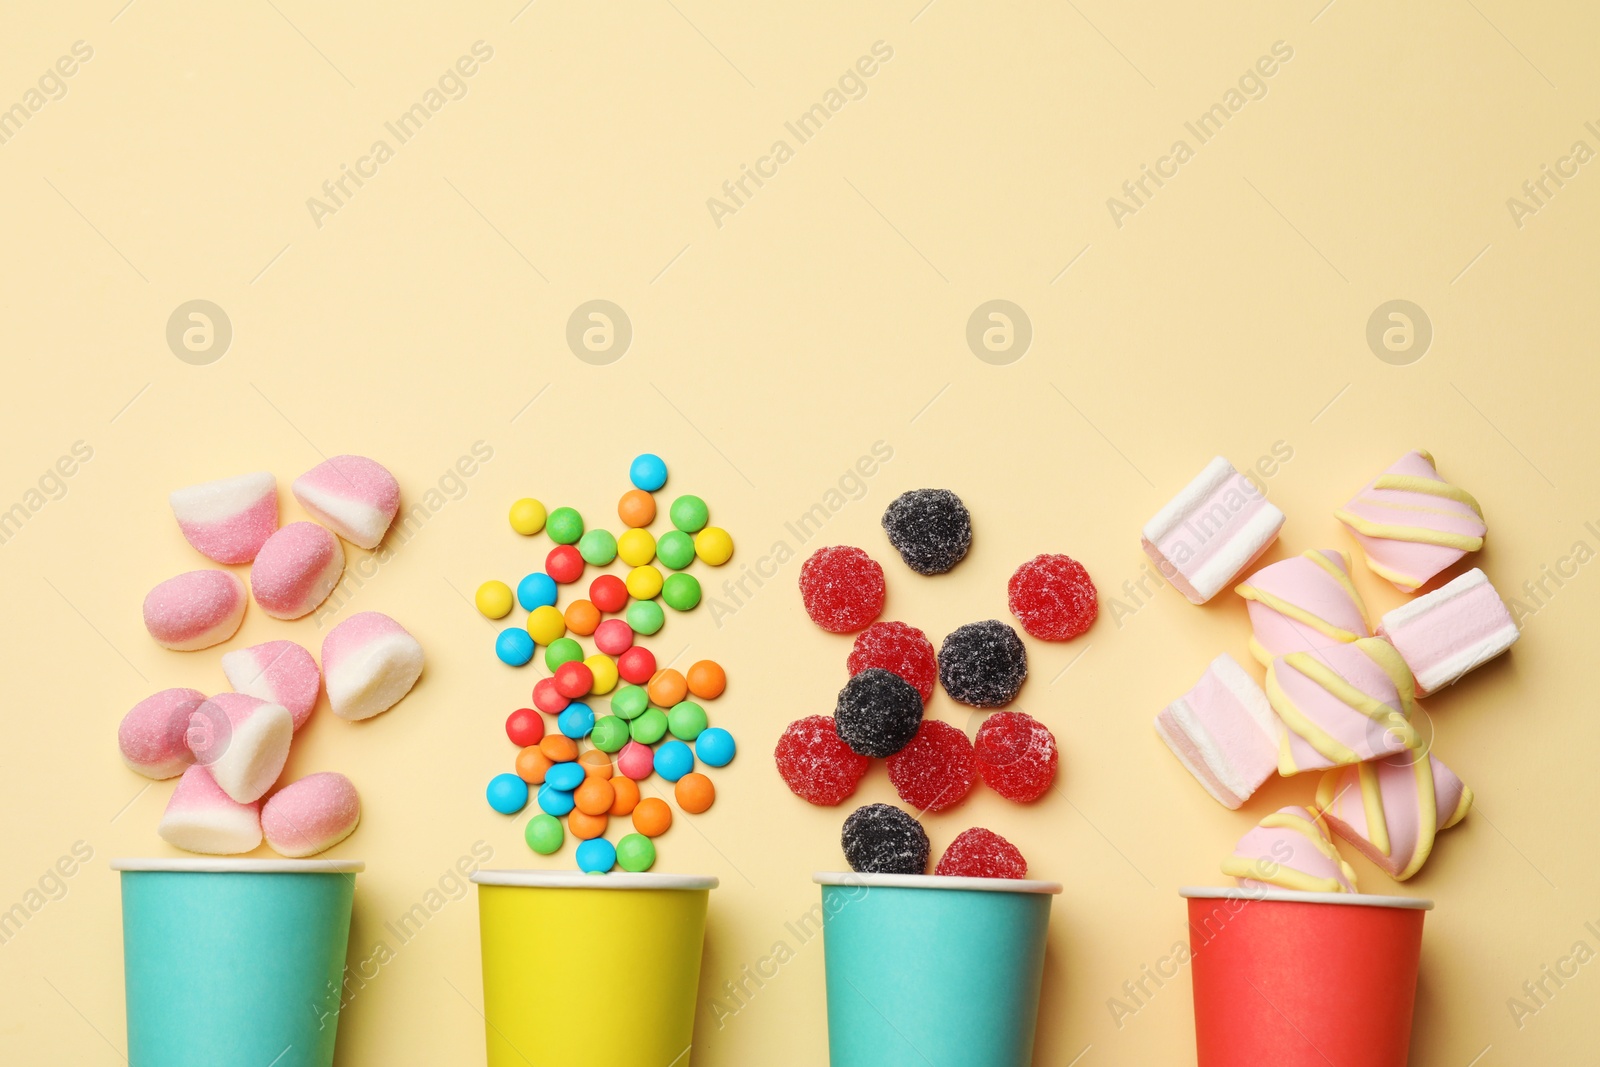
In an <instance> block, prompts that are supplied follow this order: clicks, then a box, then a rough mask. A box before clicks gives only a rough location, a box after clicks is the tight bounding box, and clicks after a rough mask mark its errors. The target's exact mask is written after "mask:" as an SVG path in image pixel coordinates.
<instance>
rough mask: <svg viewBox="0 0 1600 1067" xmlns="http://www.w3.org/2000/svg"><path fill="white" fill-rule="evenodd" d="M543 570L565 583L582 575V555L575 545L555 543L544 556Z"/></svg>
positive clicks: (573, 580)
mask: <svg viewBox="0 0 1600 1067" xmlns="http://www.w3.org/2000/svg"><path fill="white" fill-rule="evenodd" d="M544 572H545V573H546V574H548V575H549V576H550V577H551V578H553V579H555V580H556V581H558V582H560V583H561V584H562V585H566V584H567V583H569V582H575V581H577V580H578V579H579V578H582V577H583V556H581V555H579V553H578V546H577V545H557V546H556V547H554V548H552V549H551V550H550V554H549V555H548V556H546V557H545V558H544Z"/></svg>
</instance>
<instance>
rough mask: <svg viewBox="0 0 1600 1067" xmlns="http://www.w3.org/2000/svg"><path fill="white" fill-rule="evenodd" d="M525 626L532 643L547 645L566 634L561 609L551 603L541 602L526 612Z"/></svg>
mask: <svg viewBox="0 0 1600 1067" xmlns="http://www.w3.org/2000/svg"><path fill="white" fill-rule="evenodd" d="M527 628H528V636H529V637H532V638H533V640H534V643H536V644H540V645H549V644H550V643H551V642H552V641H554V640H556V639H557V638H559V637H562V636H564V635H565V634H566V632H567V623H566V620H565V619H564V618H562V616H561V609H559V608H557V607H556V606H554V605H553V604H541V605H539V606H538V607H536V608H534V609H533V610H532V611H530V612H528V622H527Z"/></svg>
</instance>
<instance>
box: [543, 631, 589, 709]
mask: <svg viewBox="0 0 1600 1067" xmlns="http://www.w3.org/2000/svg"><path fill="white" fill-rule="evenodd" d="M581 659H583V646H582V645H580V644H578V642H576V641H574V640H573V639H572V638H570V637H563V638H561V639H559V640H556V641H551V642H550V643H549V644H548V645H546V646H545V650H544V665H545V667H546V668H548V669H549V670H551V671H558V670H560V669H561V665H562V664H563V663H571V662H572V661H573V660H581ZM578 695H579V696H582V695H583V694H582V693H579V694H578Z"/></svg>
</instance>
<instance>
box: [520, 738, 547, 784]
mask: <svg viewBox="0 0 1600 1067" xmlns="http://www.w3.org/2000/svg"><path fill="white" fill-rule="evenodd" d="M550 766H551V760H550V757H549V756H546V755H545V754H544V752H543V751H541V750H540V748H539V746H538V745H529V746H528V747H527V748H525V749H523V750H522V751H521V752H518V753H517V777H518V778H521V779H522V780H523V781H524V782H527V783H528V784H529V785H542V784H543V783H544V772H545V771H548V770H549V769H550Z"/></svg>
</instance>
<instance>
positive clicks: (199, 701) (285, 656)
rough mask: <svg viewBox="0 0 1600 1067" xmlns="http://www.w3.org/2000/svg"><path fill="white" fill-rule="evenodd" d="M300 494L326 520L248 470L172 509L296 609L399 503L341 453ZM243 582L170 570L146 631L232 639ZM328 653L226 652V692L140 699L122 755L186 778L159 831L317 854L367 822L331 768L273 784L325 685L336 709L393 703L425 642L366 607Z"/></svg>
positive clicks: (329, 643)
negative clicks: (288, 506) (290, 507)
mask: <svg viewBox="0 0 1600 1067" xmlns="http://www.w3.org/2000/svg"><path fill="white" fill-rule="evenodd" d="M293 491H294V495H295V497H296V499H297V500H299V502H300V504H301V505H302V506H303V507H304V508H305V510H306V511H307V512H308V513H310V514H311V515H312V516H313V517H315V518H316V519H317V520H318V522H293V523H290V524H289V525H287V526H284V527H282V528H280V527H279V526H278V489H277V479H276V478H274V477H273V475H271V474H270V473H265V472H263V473H256V474H245V475H240V476H238V477H235V478H225V479H222V480H220V481H214V482H207V483H205V484H203V485H195V486H190V487H188V488H186V489H179V490H178V491H176V492H174V493H172V494H171V497H170V498H169V499H170V503H171V505H172V512H173V515H174V516H175V517H176V518H177V521H178V527H179V529H180V530H181V531H182V532H183V536H184V538H185V539H186V540H187V541H188V542H189V544H190V545H192V546H193V547H194V548H195V549H196V550H197V551H199V552H200V553H201V554H202V555H205V556H206V557H207V558H209V559H212V560H214V561H216V562H218V563H224V564H244V563H248V564H250V572H249V586H250V594H251V595H253V596H254V598H255V601H256V604H257V605H258V606H259V607H260V608H261V610H262V611H264V612H266V613H267V614H268V615H271V616H273V617H274V618H279V619H297V618H301V617H302V616H304V615H306V614H308V613H309V612H311V611H313V610H314V609H315V608H316V607H317V606H318V605H319V604H321V603H322V602H323V600H325V599H326V598H327V596H328V594H329V593H331V592H332V591H333V589H334V588H335V587H336V586H337V585H338V583H339V579H340V577H341V575H342V574H343V571H344V559H345V551H344V546H343V545H342V544H341V542H340V538H343V539H345V540H348V541H350V542H351V543H353V544H355V545H358V546H360V547H361V548H366V549H371V548H375V547H377V546H378V545H379V544H380V543H381V542H382V540H383V537H384V535H385V533H386V532H387V531H388V529H389V526H390V524H391V523H392V522H393V521H394V517H395V515H396V513H397V512H398V511H399V506H400V488H399V484H398V483H397V482H396V481H395V478H394V476H393V475H392V474H390V473H389V471H388V470H386V469H385V468H384V467H383V466H381V465H380V464H378V463H376V462H374V461H373V460H370V459H366V458H364V457H361V456H335V457H334V458H332V459H330V460H327V461H326V462H324V463H321V464H318V465H317V466H316V467H313V468H312V469H311V470H309V471H307V472H306V473H305V474H303V475H302V476H300V477H299V478H297V479H296V480H295V482H294V486H293ZM246 599H247V597H246V592H245V583H244V582H243V581H242V580H241V579H240V578H239V576H237V575H236V574H234V573H233V572H231V571H226V570H220V569H209V570H196V571H190V572H188V573H186V574H180V575H178V576H177V577H175V578H169V579H168V580H166V581H164V582H162V583H161V584H160V585H157V586H156V587H155V588H154V589H152V590H151V591H150V593H149V595H148V596H146V597H145V601H144V620H145V627H146V629H148V630H149V631H150V635H151V637H153V638H154V639H155V640H156V641H157V643H159V644H161V645H163V646H164V647H166V648H170V649H174V650H177V651H193V650H196V649H202V648H209V647H211V646H213V645H216V644H219V643H221V642H223V641H226V640H228V639H229V638H231V637H233V635H234V634H235V633H237V632H238V629H239V626H240V623H241V622H242V620H243V618H244V612H245V603H246ZM321 658H322V665H321V667H320V668H319V667H318V665H317V661H316V659H315V658H313V656H312V654H311V652H310V651H308V650H307V649H306V648H304V647H302V646H301V645H299V644H296V643H295V642H293V641H285V640H278V641H268V642H265V643H264V644H259V645H252V646H250V647H248V648H239V649H234V650H232V651H229V652H226V653H224V654H223V656H222V659H221V665H222V673H223V674H224V676H225V677H226V678H227V681H228V684H229V686H230V687H231V688H232V692H223V693H217V694H215V695H212V696H209V697H208V696H207V695H206V694H204V693H202V692H200V691H199V690H195V689H183V688H180V689H164V690H162V691H161V692H159V693H156V694H154V695H153V696H150V697H147V698H145V699H144V700H142V701H140V702H139V703H138V704H136V705H134V706H133V708H132V709H131V710H130V711H128V713H127V714H126V715H125V716H124V717H123V719H122V724H121V726H120V727H119V728H118V730H117V743H118V747H119V748H120V749H121V752H122V758H123V761H124V762H125V763H127V765H128V767H129V768H131V769H132V770H134V771H136V772H137V773H139V774H142V775H144V776H145V777H147V778H153V779H169V778H177V779H178V784H177V788H176V789H174V790H173V793H172V796H171V799H170V800H169V801H168V803H167V808H166V812H165V813H164V814H163V815H162V818H161V823H160V826H159V829H158V832H159V833H160V835H161V837H162V838H163V839H164V840H165V841H167V842H168V843H169V844H171V845H174V846H175V847H177V848H181V849H185V850H187V851H190V852H200V853H207V854H212V855H231V854H236V853H241V852H250V851H252V850H253V849H255V848H257V847H258V846H259V845H260V844H261V842H262V840H263V838H264V839H265V840H266V842H267V844H268V845H269V846H271V847H272V849H273V850H274V851H276V852H278V853H279V854H281V855H284V856H289V857H293V858H299V857H303V856H311V855H315V854H316V853H318V852H322V851H323V850H325V849H328V848H330V847H332V846H333V845H336V844H338V843H339V842H340V841H342V840H344V839H345V838H346V837H348V836H349V835H350V833H351V832H352V831H353V830H354V829H355V827H356V824H357V823H358V822H359V821H360V818H361V800H360V797H359V796H358V795H357V793H356V789H355V786H354V785H353V784H352V783H351V782H350V780H349V779H348V778H346V777H345V776H344V775H342V774H338V773H335V772H331V771H325V772H320V773H316V774H310V775H307V776H305V777H303V778H300V779H298V780H296V781H294V782H291V783H289V784H287V785H284V786H282V787H281V788H277V789H276V791H274V787H275V786H277V783H278V780H279V778H280V777H281V776H282V775H283V770H284V767H285V765H286V764H287V763H288V759H289V752H290V749H291V747H292V745H293V742H294V738H295V736H296V735H297V734H298V732H299V731H300V729H301V728H302V727H304V726H305V724H306V723H307V721H309V720H310V718H311V714H312V712H313V710H314V709H315V708H316V706H317V702H318V699H319V696H320V694H321V693H322V692H323V691H324V690H326V692H327V695H328V705H329V707H330V709H331V710H332V711H333V714H334V715H336V716H338V717H339V718H341V719H345V720H347V721H357V720H361V719H369V718H371V717H373V716H374V715H378V714H380V713H382V712H384V711H387V710H388V709H389V708H391V707H393V706H394V705H395V704H396V703H398V702H399V701H400V699H401V698H403V697H404V696H405V695H406V694H407V693H408V692H410V691H411V688H412V686H414V685H415V684H416V681H417V679H418V678H419V677H420V676H421V674H422V668H423V653H422V646H421V645H420V644H418V643H417V640H416V638H414V637H412V636H411V634H409V633H407V632H406V630H405V628H404V627H403V626H401V625H400V624H399V623H398V622H396V621H395V620H393V619H391V618H390V617H389V616H387V615H383V614H381V613H379V612H375V611H366V612H361V613H359V614H356V615H352V616H351V617H350V618H348V619H345V620H344V621H342V622H340V623H339V624H338V625H337V626H335V627H333V629H332V630H330V631H329V632H328V634H327V636H326V637H324V638H323V641H322V657H321Z"/></svg>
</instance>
